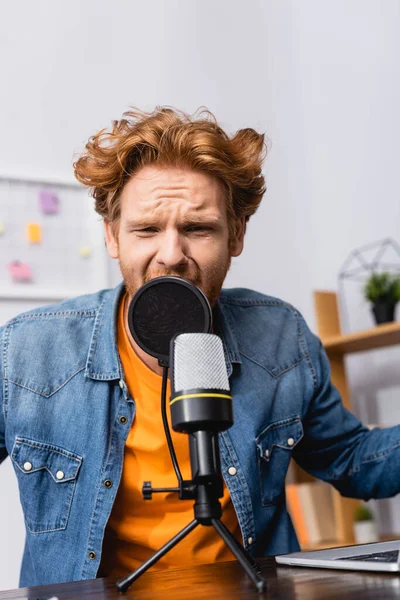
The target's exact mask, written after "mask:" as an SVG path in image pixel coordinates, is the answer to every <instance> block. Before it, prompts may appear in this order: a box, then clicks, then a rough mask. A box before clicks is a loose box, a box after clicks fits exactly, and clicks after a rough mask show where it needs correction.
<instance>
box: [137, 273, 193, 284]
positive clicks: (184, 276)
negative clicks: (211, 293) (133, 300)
mask: <svg viewBox="0 0 400 600" xmlns="http://www.w3.org/2000/svg"><path fill="white" fill-rule="evenodd" d="M156 277H181V278H182V279H186V280H187V281H190V282H191V283H193V284H194V285H197V286H199V285H200V283H201V276H200V272H199V270H198V269H196V270H195V271H193V272H191V273H189V272H187V271H186V270H185V271H184V270H183V269H182V270H179V269H155V270H153V271H149V272H146V273H145V275H144V278H143V283H147V282H148V281H151V280H152V279H155V278H156Z"/></svg>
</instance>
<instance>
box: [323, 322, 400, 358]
mask: <svg viewBox="0 0 400 600" xmlns="http://www.w3.org/2000/svg"><path fill="white" fill-rule="evenodd" d="M322 343H323V345H324V348H325V350H326V351H327V353H328V354H339V355H343V354H349V353H351V352H364V351H365V350H373V349H374V348H383V347H386V346H393V345H395V344H400V322H396V323H385V324H384V325H377V326H376V327H374V328H373V329H366V330H363V331H356V332H354V333H348V334H344V335H335V336H329V337H326V338H324V339H323V340H322Z"/></svg>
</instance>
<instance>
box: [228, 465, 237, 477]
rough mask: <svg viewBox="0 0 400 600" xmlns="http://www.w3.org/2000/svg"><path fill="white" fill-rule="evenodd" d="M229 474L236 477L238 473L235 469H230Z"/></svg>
mask: <svg viewBox="0 0 400 600" xmlns="http://www.w3.org/2000/svg"><path fill="white" fill-rule="evenodd" d="M228 473H229V475H236V473H237V471H236V469H235V467H229V469H228Z"/></svg>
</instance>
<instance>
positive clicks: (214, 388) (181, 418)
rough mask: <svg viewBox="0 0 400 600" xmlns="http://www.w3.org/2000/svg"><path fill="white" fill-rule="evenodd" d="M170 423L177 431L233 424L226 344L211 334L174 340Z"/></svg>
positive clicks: (215, 429)
mask: <svg viewBox="0 0 400 600" xmlns="http://www.w3.org/2000/svg"><path fill="white" fill-rule="evenodd" d="M170 364H171V400H170V408H171V423H172V427H173V429H174V430H175V431H182V432H185V433H191V432H194V431H214V432H218V431H224V430H225V429H228V428H229V427H231V425H232V424H233V408H232V396H231V393H230V389H229V379H228V372H227V368H226V362H225V355H224V347H223V344H222V340H221V338H219V337H218V336H217V335H214V334H211V333H189V334H181V335H178V336H176V337H174V338H173V339H172V341H171V358H170Z"/></svg>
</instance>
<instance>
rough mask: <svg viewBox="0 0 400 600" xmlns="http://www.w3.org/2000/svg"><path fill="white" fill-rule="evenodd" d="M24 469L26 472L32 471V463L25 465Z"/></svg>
mask: <svg viewBox="0 0 400 600" xmlns="http://www.w3.org/2000/svg"><path fill="white" fill-rule="evenodd" d="M24 469H25V471H32V463H30V462H26V463H24Z"/></svg>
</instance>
